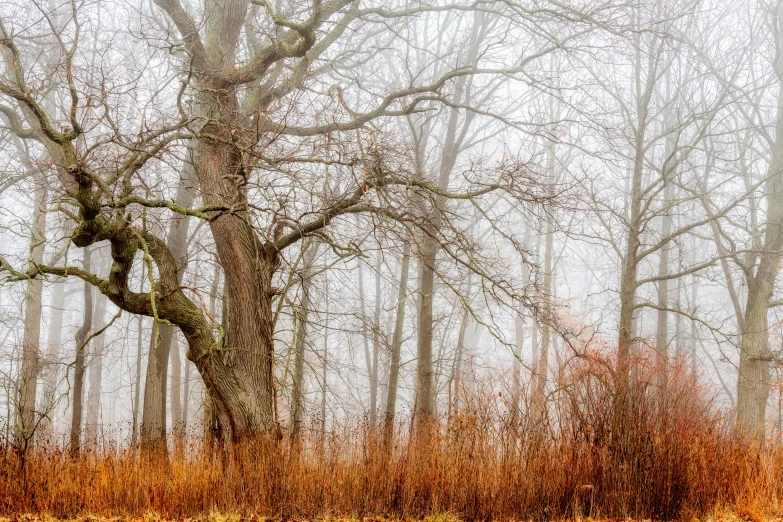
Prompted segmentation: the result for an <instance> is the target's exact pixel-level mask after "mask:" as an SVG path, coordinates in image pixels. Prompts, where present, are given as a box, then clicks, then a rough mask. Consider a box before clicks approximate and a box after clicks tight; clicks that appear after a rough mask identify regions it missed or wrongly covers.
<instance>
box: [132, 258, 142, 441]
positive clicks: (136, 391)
mask: <svg viewBox="0 0 783 522" xmlns="http://www.w3.org/2000/svg"><path fill="white" fill-rule="evenodd" d="M141 275H142V279H143V278H144V269H142V273H141ZM137 319H138V321H137V325H138V331H137V337H136V380H135V385H134V387H133V426H132V428H131V446H134V447H135V446H136V442H137V441H138V437H139V400H140V398H141V360H142V359H141V358H142V346H143V344H144V343H143V341H142V332H143V331H144V330H143V328H142V327H143V322H144V318H143V317H142V316H139V317H138V318H137Z"/></svg>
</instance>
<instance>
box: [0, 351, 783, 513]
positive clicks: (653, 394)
mask: <svg viewBox="0 0 783 522" xmlns="http://www.w3.org/2000/svg"><path fill="white" fill-rule="evenodd" d="M645 368H646V367H645V366H644V365H642V366H640V369H639V370H638V371H637V372H636V373H635V377H634V379H633V384H632V385H631V386H630V387H629V388H628V392H627V397H628V399H627V404H628V406H627V410H626V412H627V413H626V415H624V416H622V418H621V420H620V422H619V423H618V420H617V416H616V415H615V411H614V407H615V404H616V397H617V393H616V390H615V389H614V387H613V385H612V382H613V379H612V378H611V372H612V370H611V366H610V365H608V364H607V361H605V360H602V359H600V358H598V357H594V358H591V359H584V360H583V361H580V362H578V363H576V364H573V365H572V366H571V368H570V370H569V371H568V372H563V373H562V374H561V375H560V376H559V378H558V383H557V384H558V386H557V387H556V390H557V391H556V392H553V393H552V394H551V396H550V397H549V411H550V417H549V421H548V423H547V425H546V427H543V428H541V427H536V426H533V425H532V424H531V421H530V419H529V418H527V416H526V415H525V413H524V412H526V411H528V408H526V407H522V408H521V411H520V412H519V413H518V414H517V415H513V414H511V413H510V412H509V403H508V402H507V401H508V399H509V395H510V394H509V393H505V394H502V393H501V394H498V393H496V392H493V393H492V394H491V395H490V394H488V393H480V392H479V391H478V390H473V391H472V392H471V393H470V394H468V393H467V392H466V393H465V394H464V395H465V396H464V397H463V398H462V399H461V413H460V414H459V415H455V416H453V417H452V418H451V419H449V420H448V422H445V421H444V422H443V423H442V425H440V426H439V427H437V428H434V429H433V430H432V433H431V436H428V437H427V438H426V440H420V438H419V439H410V438H409V437H407V436H406V435H407V433H408V430H407V428H406V429H402V428H403V427H398V429H397V430H396V432H395V433H396V437H395V444H394V445H393V447H391V448H386V447H384V445H383V444H382V443H381V441H380V438H381V437H380V435H381V434H378V436H377V437H376V436H374V433H372V432H370V431H369V430H368V429H367V427H366V426H358V425H357V426H347V427H343V428H341V429H334V430H332V432H331V433H330V434H329V435H328V436H327V437H326V440H321V439H320V438H319V436H318V435H317V431H315V432H313V433H309V432H306V433H305V435H304V436H303V438H302V440H301V441H300V442H299V444H296V445H294V444H292V443H291V441H290V440H288V439H283V440H281V441H279V442H277V441H276V442H269V441H266V442H264V441H258V442H251V443H247V444H243V445H241V446H239V447H236V448H235V449H234V450H233V452H232V453H231V455H228V454H225V453H215V452H212V453H208V452H206V451H205V450H204V448H205V447H206V446H203V445H201V444H196V443H192V444H190V445H189V446H188V448H186V450H185V451H184V452H182V453H180V454H177V455H172V456H171V457H170V459H168V460H167V461H166V460H160V459H146V458H142V457H141V456H140V455H139V452H138V451H137V450H132V449H128V448H126V449H114V450H107V451H104V452H101V453H88V454H84V455H82V456H80V457H78V458H71V457H69V456H68V454H67V452H65V451H61V452H52V451H49V452H45V451H39V452H34V453H31V454H29V455H27V458H26V461H25V462H24V466H23V465H22V462H21V460H20V458H19V455H17V454H16V453H14V452H13V451H2V455H3V456H2V458H0V515H9V514H14V513H48V514H52V515H55V516H60V517H68V516H77V515H80V514H84V513H90V514H94V515H100V516H128V515H132V516H139V515H143V514H144V513H149V512H154V513H156V514H158V515H160V516H162V517H173V518H181V517H191V516H199V515H204V514H205V513H210V512H222V513H237V514H242V515H246V516H249V515H252V514H261V515H263V516H271V517H282V518H296V519H312V518H321V517H358V518H362V517H372V516H381V517H388V518H402V519H404V518H423V517H425V516H427V515H431V514H435V513H449V514H452V515H454V516H455V517H459V518H460V519H463V520H497V519H536V520H545V519H573V518H582V517H593V518H621V517H622V518H624V517H631V518H635V519H656V520H670V519H692V518H695V517H704V516H708V515H710V514H714V513H716V512H720V511H723V512H731V513H734V514H737V515H739V516H741V517H743V518H744V519H750V520H761V519H766V518H768V517H775V516H779V514H780V512H781V508H782V507H783V505H781V502H780V500H779V499H780V498H781V494H783V448H782V447H781V446H780V445H779V444H771V443H769V442H767V443H765V444H757V443H752V442H750V441H749V440H746V439H744V438H742V437H740V436H738V435H736V434H735V433H734V431H733V430H732V429H730V427H731V426H730V423H729V422H727V419H725V418H724V417H723V416H722V415H721V414H719V413H716V412H715V410H714V408H713V407H712V405H711V404H710V401H709V400H708V398H706V397H705V394H704V393H703V392H701V391H700V389H699V387H698V386H697V384H696V381H695V379H693V378H692V377H690V376H688V375H685V374H684V372H680V371H677V372H674V375H673V376H672V377H670V379H669V380H668V383H667V384H666V385H665V387H663V388H662V387H661V386H660V380H659V379H658V378H657V377H656V375H657V373H656V372H655V371H654V369H645ZM467 395H470V397H467ZM520 395H521V397H520V401H521V403H522V404H526V403H529V402H530V401H529V400H528V399H527V397H526V393H525V391H524V390H522V391H520Z"/></svg>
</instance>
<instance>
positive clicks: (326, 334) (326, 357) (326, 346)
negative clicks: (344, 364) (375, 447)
mask: <svg viewBox="0 0 783 522" xmlns="http://www.w3.org/2000/svg"><path fill="white" fill-rule="evenodd" d="M324 307H325V309H326V310H329V280H328V279H327V280H326V282H325V284H324ZM328 364H329V318H328V316H327V317H326V319H325V322H324V350H323V365H322V366H321V438H320V443H321V453H322V454H323V448H324V444H325V442H326V391H327V385H326V371H327V369H328Z"/></svg>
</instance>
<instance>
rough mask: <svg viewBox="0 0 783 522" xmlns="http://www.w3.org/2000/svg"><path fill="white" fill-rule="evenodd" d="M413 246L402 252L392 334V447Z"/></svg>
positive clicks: (389, 433) (389, 402)
mask: <svg viewBox="0 0 783 522" xmlns="http://www.w3.org/2000/svg"><path fill="white" fill-rule="evenodd" d="M410 260H411V246H410V243H408V242H407V241H406V242H405V246H403V250H402V262H401V263H400V283H399V289H398V291H397V310H396V317H395V321H394V333H393V334H392V345H391V361H390V364H389V387H388V390H387V396H386V420H385V426H386V433H385V444H386V445H387V446H390V444H391V440H392V436H393V432H394V417H395V415H396V413H397V387H398V381H399V377H400V354H401V351H402V334H403V328H404V326H405V303H406V301H407V299H408V272H409V269H410Z"/></svg>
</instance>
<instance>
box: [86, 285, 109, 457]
mask: <svg viewBox="0 0 783 522" xmlns="http://www.w3.org/2000/svg"><path fill="white" fill-rule="evenodd" d="M94 301H95V310H94V311H93V322H94V324H95V325H96V327H97V328H99V329H100V328H104V327H105V326H106V303H107V299H106V296H104V295H102V294H99V295H98V296H97V298H96V299H94ZM105 346H106V337H105V334H104V333H101V334H99V335H97V336H95V338H94V339H93V340H92V349H91V350H90V360H89V361H88V363H87V367H88V368H89V372H88V374H89V382H90V387H89V389H88V390H87V408H86V415H85V419H84V438H85V440H84V443H85V445H86V446H87V448H89V449H91V450H96V449H98V438H99V437H98V432H99V431H100V423H101V385H102V381H103V350H104V348H105Z"/></svg>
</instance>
